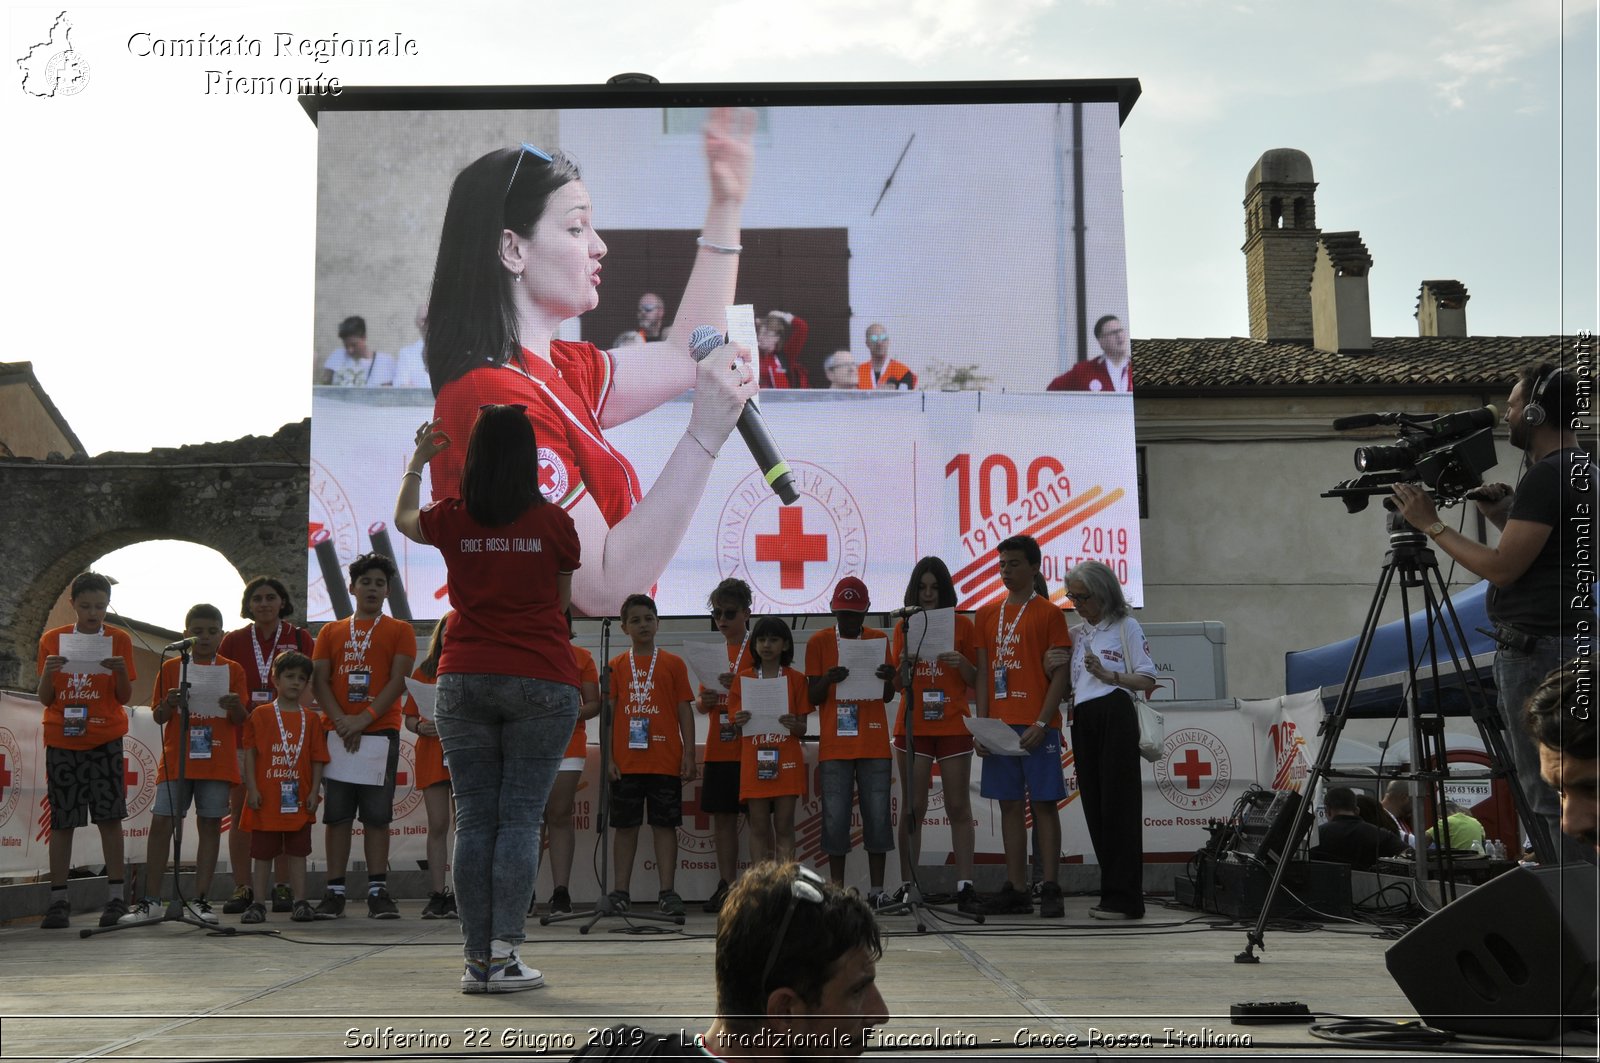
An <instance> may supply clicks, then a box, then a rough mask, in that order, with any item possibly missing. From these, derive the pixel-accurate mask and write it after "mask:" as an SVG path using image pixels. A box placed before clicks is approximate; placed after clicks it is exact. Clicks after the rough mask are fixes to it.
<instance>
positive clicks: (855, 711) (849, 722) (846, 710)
mask: <svg viewBox="0 0 1600 1063" xmlns="http://www.w3.org/2000/svg"><path fill="white" fill-rule="evenodd" d="M860 728H861V706H859V705H857V704H855V703H854V702H850V701H841V702H840V703H839V710H838V711H837V712H836V713H834V716H833V733H834V735H835V736H836V737H839V738H855V737H856V736H857V735H859V734H860V733H861V730H860Z"/></svg>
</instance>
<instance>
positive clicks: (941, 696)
mask: <svg viewBox="0 0 1600 1063" xmlns="http://www.w3.org/2000/svg"><path fill="white" fill-rule="evenodd" d="M945 698H946V695H945V692H944V691H942V690H924V691H923V692H922V719H923V720H924V721H926V722H931V721H933V720H942V719H944V703H945Z"/></svg>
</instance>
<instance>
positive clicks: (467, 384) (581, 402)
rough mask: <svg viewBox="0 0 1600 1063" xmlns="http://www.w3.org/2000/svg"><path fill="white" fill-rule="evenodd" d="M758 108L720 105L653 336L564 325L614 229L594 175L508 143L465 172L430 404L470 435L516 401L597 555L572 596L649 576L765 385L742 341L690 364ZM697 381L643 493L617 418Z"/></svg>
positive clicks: (445, 493) (623, 586)
mask: <svg viewBox="0 0 1600 1063" xmlns="http://www.w3.org/2000/svg"><path fill="white" fill-rule="evenodd" d="M754 124H755V122H754V115H753V114H752V113H751V112H749V111H745V110H731V109H726V108H724V109H719V110H716V111H713V112H712V114H711V118H710V120H709V122H708V123H707V125H706V129H705V156H706V162H707V165H708V170H709V173H710V197H709V205H708V206H707V209H706V220H705V225H704V226H703V227H702V229H701V233H700V238H699V241H698V247H697V249H696V253H695V260H694V268H693V270H692V271H691V272H690V274H689V282H688V285H687V287H685V289H684V293H683V298H682V299H681V300H680V301H679V303H678V314H677V317H676V318H675V319H674V321H673V323H672V327H671V328H670V329H669V330H668V331H667V332H666V333H665V334H664V335H663V337H662V339H661V340H659V341H657V342H655V343H647V344H631V345H629V346H626V347H623V348H619V349H617V350H614V351H602V350H600V349H599V348H598V347H596V346H594V345H593V344H591V343H575V342H570V341H567V340H559V339H556V338H555V337H556V332H557V330H558V329H559V328H560V326H561V325H562V323H563V322H566V321H568V320H570V319H572V318H575V317H577V316H579V315H580V314H583V313H586V312H588V311H590V310H592V309H594V308H595V306H596V305H598V303H599V301H600V295H599V286H600V260H601V258H602V257H604V255H605V253H606V245H605V241H603V240H601V239H600V236H599V234H598V233H597V232H595V229H594V224H593V219H592V207H591V204H590V199H589V192H588V189H587V188H585V187H584V184H583V182H582V181H581V180H579V176H578V167H577V165H576V164H575V163H574V162H573V161H572V160H571V159H570V158H568V157H567V156H566V155H563V154H561V153H560V152H557V153H556V154H555V155H553V156H552V155H550V154H547V153H546V152H543V151H541V150H539V149H538V148H535V147H533V146H532V145H529V144H524V145H523V146H522V147H520V148H501V149H498V150H496V151H492V152H490V153H489V154H487V155H485V156H483V157H482V158H480V159H478V160H477V161H476V162H473V163H471V164H470V165H468V166H467V167H466V169H464V170H462V171H461V172H460V173H459V174H457V175H456V179H455V183H454V184H453V185H452V186H451V189H450V200H449V204H448V206H447V207H446V209H445V216H444V225H443V230H442V232H441V234H440V237H439V257H438V262H437V265H436V266H435V269H434V275H433V277H434V280H433V293H432V295H431V296H430V297H429V301H428V335H427V358H428V373H429V376H430V377H431V378H432V382H433V391H434V395H435V396H436V399H435V402H434V418H435V420H436V421H437V423H438V425H439V427H440V429H441V430H442V431H443V432H444V433H445V434H446V435H449V436H451V437H453V438H457V439H459V438H462V437H463V436H464V435H465V434H466V432H467V431H468V429H469V428H470V427H471V425H472V423H473V418H474V417H476V416H477V411H478V408H479V406H481V405H483V404H485V403H519V404H521V405H522V406H523V407H524V409H525V412H526V416H527V419H528V421H529V423H531V424H532V425H533V428H534V432H535V433H536V434H537V436H538V439H539V449H538V462H537V464H536V467H535V471H534V479H535V481H536V482H537V484H538V486H539V490H540V491H542V492H543V495H544V497H545V498H546V499H548V500H549V501H551V502H554V503H555V504H556V505H557V506H559V507H560V508H561V509H562V510H563V511H565V512H567V513H570V514H571V516H572V519H573V521H574V522H576V524H577V528H578V537H579V539H580V540H581V541H582V542H584V543H585V544H587V548H586V550H585V553H587V554H588V555H589V556H590V557H591V558H592V559H593V561H592V563H591V564H590V565H587V566H585V567H584V569H583V570H582V571H581V572H579V573H577V575H576V576H575V578H574V581H573V602H574V605H575V606H576V608H577V609H578V611H580V612H583V613H587V614H590V615H601V614H604V613H607V612H609V611H611V610H613V609H615V608H616V603H617V602H620V601H621V600H622V599H623V598H624V597H626V596H627V595H628V594H630V593H633V592H635V591H638V590H639V589H641V588H646V587H650V586H651V585H652V584H654V583H655V582H656V580H657V579H658V578H659V577H660V575H661V573H662V572H663V571H664V570H665V569H666V567H667V563H668V562H669V561H671V560H672V556H673V554H674V553H676V552H677V549H678V545H679V543H680V542H681V541H682V539H683V535H684V532H685V531H687V530H688V527H689V521H690V519H691V518H692V517H693V516H694V512H695V510H696V508H697V507H698V506H699V504H700V496H701V495H702V494H704V492H705V488H706V481H707V479H708V478H709V476H710V473H711V463H712V460H713V459H714V458H715V457H716V456H717V452H718V451H719V450H720V449H721V448H722V444H723V442H724V441H725V440H726V439H727V437H728V433H729V432H731V431H732V430H733V427H734V424H735V423H736V421H737V420H738V417H739V414H740V413H741V412H742V411H743V409H744V405H745V402H746V401H747V400H748V399H750V397H751V396H753V395H754V394H755V393H756V384H755V380H754V377H755V371H754V369H753V368H752V367H751V365H750V364H749V356H750V352H749V351H748V350H745V349H743V348H736V349H728V350H723V351H719V352H718V353H717V354H716V355H714V356H711V357H708V358H706V359H705V360H703V361H701V362H699V363H698V364H697V363H696V362H695V361H694V359H693V358H692V357H691V356H690V352H689V340H690V335H691V333H692V332H693V331H694V330H695V328H696V327H697V326H700V325H711V326H714V327H715V328H716V329H717V330H719V331H722V330H725V329H726V328H727V322H726V314H727V309H726V308H727V306H728V304H729V303H731V302H733V301H734V282H735V280H736V279H737V276H738V264H739V252H740V251H741V250H742V248H741V247H740V244H739V233H740V218H741V215H742V213H743V210H744V200H745V196H746V195H747V193H748V192H749V188H750V173H751V168H752V162H753V160H754V151H753V148H752V146H751V134H752V132H753V129H754ZM690 388H693V389H694V405H693V407H692V409H691V412H690V414H689V424H688V428H687V429H686V430H685V432H684V434H683V436H682V437H681V438H680V439H679V440H678V442H677V445H676V447H675V448H674V449H673V450H672V453H671V455H670V456H669V457H668V458H667V461H666V465H665V467H664V468H663V469H662V471H661V474H660V475H659V476H658V477H656V480H655V483H654V485H653V486H652V487H651V488H650V491H649V493H648V494H644V493H643V491H642V489H641V485H640V482H639V476H638V474H637V473H636V472H635V471H634V468H633V466H632V464H631V463H629V461H628V459H627V458H626V457H624V456H623V455H622V454H621V453H619V452H618V451H617V450H616V449H615V448H613V447H612V446H611V444H610V442H609V441H608V440H607V439H606V436H605V432H606V430H607V429H609V428H612V427H614V426H616V425H619V424H622V423H624V422H626V421H630V420H632V419H633V418H635V417H638V416H640V415H641V414H645V413H648V412H649V411H651V410H653V409H655V408H656V407H657V406H660V405H661V404H662V403H664V402H668V401H670V400H672V399H674V398H676V397H678V396H679V395H682V394H683V393H684V392H685V391H688V390H689V389H690ZM460 477H461V465H460V459H459V458H458V457H457V456H456V455H455V454H452V453H450V452H449V451H446V452H444V453H443V454H441V455H440V457H439V460H438V461H437V462H436V463H435V464H434V468H433V497H434V498H435V499H436V500H438V499H444V498H451V497H454V496H456V495H457V494H458V491H457V484H458V483H459V481H460Z"/></svg>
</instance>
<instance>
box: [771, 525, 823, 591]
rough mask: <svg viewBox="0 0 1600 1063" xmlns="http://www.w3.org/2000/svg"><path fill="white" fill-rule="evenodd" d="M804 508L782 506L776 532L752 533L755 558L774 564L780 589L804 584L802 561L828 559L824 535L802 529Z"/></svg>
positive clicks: (799, 586) (793, 588)
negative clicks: (754, 541)
mask: <svg viewBox="0 0 1600 1063" xmlns="http://www.w3.org/2000/svg"><path fill="white" fill-rule="evenodd" d="M805 520H806V517H805V510H804V509H802V508H801V507H799V506H786V507H784V508H783V509H780V510H778V532H777V534H776V535H757V536H756V560H757V561H769V562H770V561H775V562H777V564H778V584H779V586H781V587H782V588H783V589H784V590H798V589H800V588H802V587H804V586H805V585H806V562H807V561H826V560H828V537H827V536H826V535H819V534H816V533H808V532H807V531H806V530H805Z"/></svg>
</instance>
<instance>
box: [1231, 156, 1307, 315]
mask: <svg viewBox="0 0 1600 1063" xmlns="http://www.w3.org/2000/svg"><path fill="white" fill-rule="evenodd" d="M1316 190H1317V182H1316V180H1315V179H1314V178H1313V177H1312V173H1311V159H1310V158H1309V157H1308V156H1307V155H1306V153H1305V152H1303V151H1296V150H1295V149H1294V148H1273V149H1272V150H1271V151H1268V152H1266V153H1265V154H1263V155H1262V156H1261V158H1260V159H1258V160H1256V164H1255V165H1254V166H1253V167H1251V168H1250V175H1249V176H1248V177H1246V178H1245V182H1244V246H1243V247H1242V248H1240V250H1241V251H1243V252H1244V261H1245V280H1246V286H1247V288H1248V292H1249V299H1250V336H1251V338H1252V339H1258V340H1266V341H1268V342H1269V343H1271V342H1291V343H1305V342H1307V341H1309V340H1310V339H1311V338H1312V328H1311V294H1310V287H1311V267H1312V263H1313V262H1314V261H1315V260H1316V254H1317V235H1318V232H1319V230H1318V229H1317V205H1316V198H1315V194H1316Z"/></svg>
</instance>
